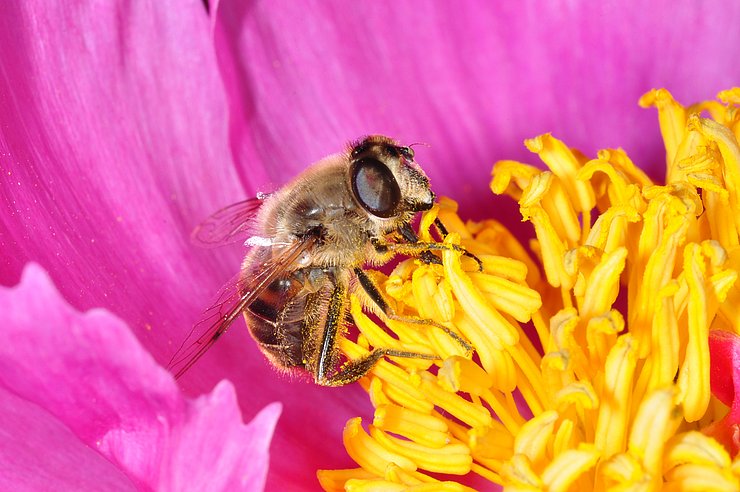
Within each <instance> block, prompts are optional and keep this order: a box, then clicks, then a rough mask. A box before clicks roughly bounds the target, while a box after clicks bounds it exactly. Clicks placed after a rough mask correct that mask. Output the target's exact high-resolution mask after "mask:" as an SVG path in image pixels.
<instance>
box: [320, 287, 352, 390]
mask: <svg viewBox="0 0 740 492" xmlns="http://www.w3.org/2000/svg"><path fill="white" fill-rule="evenodd" d="M335 282H336V281H335ZM346 293H347V288H346V287H345V286H344V285H341V284H340V282H336V283H335V284H334V290H333V291H332V293H331V297H330V299H329V308H328V310H327V313H326V321H325V323H324V335H323V338H322V339H321V346H320V347H319V360H318V365H317V366H316V374H315V379H316V382H317V383H319V384H323V383H322V382H321V381H324V380H326V379H327V378H328V376H327V375H328V374H329V372H330V371H332V370H333V369H334V364H335V362H336V342H337V336H338V334H339V329H340V327H341V326H340V325H341V323H342V321H343V320H344V311H345V298H346Z"/></svg>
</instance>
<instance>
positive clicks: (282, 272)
mask: <svg viewBox="0 0 740 492" xmlns="http://www.w3.org/2000/svg"><path fill="white" fill-rule="evenodd" d="M315 244H316V237H314V236H307V237H306V238H304V239H300V240H296V241H295V242H293V243H291V244H289V245H288V246H286V247H285V248H284V249H283V250H282V251H281V252H280V253H279V254H278V255H277V256H274V257H273V258H271V259H269V260H268V261H266V262H264V264H262V265H259V267H258V268H252V269H250V272H251V273H250V274H248V275H246V276H243V275H242V273H239V274H238V275H236V276H235V277H234V278H232V279H231V281H230V282H229V283H227V284H226V285H225V286H224V287H222V288H221V290H220V292H219V295H218V298H217V300H216V302H215V303H214V304H213V305H212V306H211V307H210V308H208V309H207V310H206V311H205V313H204V317H203V319H201V321H199V322H198V323H197V324H196V325H195V326H193V329H192V330H190V334H189V335H188V337H187V338H186V339H185V340H184V341H183V343H182V345H180V348H179V349H178V350H177V352H175V354H174V355H173V356H172V359H170V362H169V363H168V364H167V368H168V369H169V370H170V371H171V372H173V373H174V374H175V377H176V378H179V377H180V376H182V375H183V374H184V373H185V372H186V371H187V370H188V369H190V367H192V365H193V364H195V362H196V361H197V360H198V359H200V358H201V357H202V356H203V354H205V353H206V351H207V350H208V349H209V348H211V347H212V346H213V344H214V343H216V340H218V339H219V337H221V335H223V334H224V333H225V332H226V330H227V329H228V328H229V325H231V323H232V322H233V321H234V320H235V319H236V318H237V317H238V316H239V315H240V314H241V313H242V311H244V310H245V309H246V308H247V307H249V305H250V304H251V303H252V302H254V300H255V299H257V297H259V295H260V294H261V293H262V292H263V291H264V290H265V289H266V288H267V287H269V286H270V284H272V282H274V281H275V280H277V279H280V278H282V277H284V276H286V275H287V274H289V273H290V272H291V271H292V270H293V268H294V266H295V264H296V262H297V261H298V260H299V259H300V258H301V256H302V255H303V254H304V253H305V252H306V251H309V250H310V249H311V248H312V247H314V246H315Z"/></svg>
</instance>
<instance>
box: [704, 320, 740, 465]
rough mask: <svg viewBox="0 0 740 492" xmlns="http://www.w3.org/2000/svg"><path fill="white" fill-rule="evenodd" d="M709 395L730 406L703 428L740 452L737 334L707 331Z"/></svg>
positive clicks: (734, 452) (739, 345) (739, 341)
mask: <svg viewBox="0 0 740 492" xmlns="http://www.w3.org/2000/svg"><path fill="white" fill-rule="evenodd" d="M709 356H710V361H711V364H710V367H709V370H710V384H711V386H712V394H713V395H714V396H716V397H717V399H719V400H720V401H721V402H722V403H724V404H725V405H727V406H729V407H730V412H729V413H728V414H727V415H725V417H724V418H723V419H722V420H720V421H719V422H715V423H714V424H712V425H711V426H710V427H708V428H707V429H705V430H704V432H706V433H707V434H709V435H711V436H713V437H714V438H715V439H717V440H718V441H719V442H721V443H722V444H723V445H724V446H725V447H726V448H727V450H728V451H729V452H730V453H731V454H732V456H736V455H737V454H738V452H739V451H740V398H738V395H740V336H738V335H736V334H735V333H730V332H728V331H712V332H710V333H709Z"/></svg>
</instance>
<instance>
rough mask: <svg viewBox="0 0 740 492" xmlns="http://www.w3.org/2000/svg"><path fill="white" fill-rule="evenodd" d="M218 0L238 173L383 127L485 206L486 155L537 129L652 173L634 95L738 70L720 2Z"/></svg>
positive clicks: (711, 86)
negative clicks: (610, 152) (609, 150)
mask: <svg viewBox="0 0 740 492" xmlns="http://www.w3.org/2000/svg"><path fill="white" fill-rule="evenodd" d="M214 8H216V9H217V12H216V15H217V16H218V17H217V20H218V23H217V34H218V36H217V41H219V42H221V44H218V45H217V46H218V48H219V50H218V52H219V61H220V64H221V67H222V68H223V69H224V73H225V78H226V80H227V87H229V88H231V89H232V90H231V91H230V92H229V96H230V98H231V99H230V104H231V109H232V144H233V146H234V148H235V150H237V151H238V152H239V153H238V154H237V162H238V163H239V165H240V166H241V172H242V173H243V174H246V173H248V172H249V170H250V169H252V167H251V166H253V165H254V164H253V163H254V162H262V163H264V165H265V166H267V168H268V170H269V171H270V173H271V176H272V177H273V180H274V181H277V182H282V181H284V180H285V179H286V178H287V177H288V176H292V175H293V174H294V173H295V172H296V171H298V170H299V169H302V168H303V166H305V163H306V162H310V161H312V160H315V159H317V158H318V157H320V156H322V155H324V154H326V153H327V149H336V148H339V147H340V146H341V145H342V144H343V143H344V142H346V141H348V140H350V139H353V138H355V137H356V136H357V135H360V134H366V133H373V132H379V133H387V134H390V135H394V136H397V137H398V138H400V139H401V140H402V141H404V142H426V143H428V144H429V145H430V148H429V149H428V150H425V149H423V148H422V149H421V151H420V152H419V156H420V162H421V163H422V165H423V166H424V167H425V168H426V169H427V170H428V174H429V175H430V178H431V181H432V183H433V185H434V186H435V188H436V189H437V190H438V191H439V192H441V193H443V194H449V195H452V196H454V197H455V198H456V199H459V200H461V202H462V205H463V206H464V208H465V209H467V210H468V211H469V212H471V213H473V214H476V213H478V214H480V215H481V216H483V215H485V216H487V215H488V214H490V213H491V209H492V208H491V206H490V205H488V208H486V207H481V205H482V204H490V203H492V199H490V198H489V197H488V195H489V192H488V191H487V187H486V184H487V183H488V181H489V176H490V170H491V166H492V164H493V162H494V161H495V160H497V159H504V158H506V159H511V158H514V159H526V160H528V161H532V162H534V161H535V160H536V159H534V158H533V157H534V156H532V155H531V154H529V153H528V152H527V151H526V150H525V149H524V147H523V145H522V141H523V140H524V139H525V138H528V137H532V136H535V135H537V134H539V133H542V132H548V131H552V132H554V133H555V134H556V136H558V137H560V138H563V139H564V140H565V141H566V142H568V144H569V145H572V146H576V147H578V148H580V149H582V150H583V151H586V152H588V153H593V152H594V151H595V150H597V149H599V148H603V147H616V146H622V147H624V148H625V149H626V150H627V151H628V152H629V153H630V155H632V156H633V157H634V158H635V159H636V161H637V163H638V164H639V165H641V166H647V167H648V168H650V169H651V171H652V174H653V175H662V173H663V170H662V166H663V163H664V162H665V159H664V157H663V148H662V143H661V140H660V135H659V132H658V127H657V117H656V114H655V113H654V112H653V111H646V110H643V109H640V108H638V107H637V99H638V97H639V96H640V95H641V94H642V93H644V92H646V91H647V90H649V89H650V88H652V87H663V86H665V87H667V88H669V89H670V90H671V91H672V92H673V93H674V95H676V96H677V97H678V98H679V99H680V100H682V101H684V102H687V103H691V102H695V101H697V100H703V99H706V98H712V97H714V95H715V94H716V92H717V91H719V90H721V89H724V88H727V87H730V86H732V85H733V84H735V83H736V82H737V80H738V76H740V70H739V69H738V68H737V67H735V66H733V65H732V64H728V60H730V59H733V57H734V54H735V51H736V49H735V47H736V46H737V45H738V44H739V43H740V30H738V29H736V24H737V19H738V15H740V4H738V3H737V2H730V1H723V2H719V3H717V2H714V3H697V2H680V3H678V4H677V3H676V2H672V1H668V0H663V1H660V2H653V3H651V4H650V5H649V6H646V5H642V4H639V3H637V2H626V3H625V2H621V3H613V2H576V3H575V4H573V2H563V1H560V2H540V1H524V2H436V3H434V2H433V3H427V4H424V5H423V7H422V6H421V5H420V4H419V3H417V2H396V1H393V0H385V1H375V2H361V3H358V2H344V1H342V0H335V1H324V0H319V1H309V2H304V3H302V5H301V7H300V8H296V6H295V4H294V3H292V2H284V1H283V2H280V1H277V2H259V3H255V4H252V3H245V2H240V1H238V0H221V1H220V2H219V3H218V5H216V6H215V7H214ZM481 209H483V211H482V212H481ZM513 212H515V210H514V211H513Z"/></svg>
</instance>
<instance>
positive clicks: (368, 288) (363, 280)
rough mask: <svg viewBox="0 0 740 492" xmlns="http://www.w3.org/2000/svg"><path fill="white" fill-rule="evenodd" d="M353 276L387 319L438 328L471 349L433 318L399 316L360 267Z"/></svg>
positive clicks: (465, 347) (470, 349)
mask: <svg viewBox="0 0 740 492" xmlns="http://www.w3.org/2000/svg"><path fill="white" fill-rule="evenodd" d="M354 272H355V276H356V277H357V280H358V281H359V283H360V286H361V287H362V290H363V291H365V294H367V296H368V297H369V298H370V300H371V301H372V302H373V304H375V305H376V306H377V307H378V309H380V311H382V312H383V314H385V315H386V316H387V317H388V319H392V320H394V321H401V322H404V323H410V324H414V325H425V326H434V327H435V328H439V329H440V330H442V331H444V332H445V333H447V335H449V336H450V338H452V339H453V340H455V341H456V342H457V343H459V344H460V346H462V347H463V348H464V349H465V351H466V352H468V353H469V352H470V351H472V350H473V347H472V346H471V345H470V344H469V343H468V342H467V341H465V340H463V339H462V338H461V337H460V335H458V334H457V333H455V332H454V331H452V330H450V329H449V328H447V327H446V326H445V325H443V324H441V323H437V322H436V321H434V320H431V319H423V318H415V317H409V316H399V315H398V314H396V312H395V311H394V310H393V308H392V307H391V306H390V304H388V303H387V302H386V301H385V299H384V298H383V295H382V294H381V293H380V290H378V288H377V287H376V285H375V284H374V283H373V281H372V280H371V279H370V277H368V276H367V274H366V273H365V272H364V271H363V270H362V269H361V268H355V270H354Z"/></svg>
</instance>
